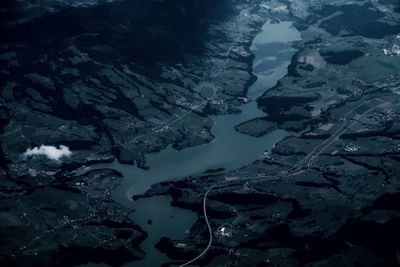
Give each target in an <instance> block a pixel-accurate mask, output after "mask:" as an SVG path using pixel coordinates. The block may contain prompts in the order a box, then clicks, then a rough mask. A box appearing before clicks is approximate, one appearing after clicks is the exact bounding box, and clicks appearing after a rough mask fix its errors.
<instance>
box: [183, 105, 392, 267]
mask: <svg viewBox="0 0 400 267" xmlns="http://www.w3.org/2000/svg"><path fill="white" fill-rule="evenodd" d="M378 100H379V99H378ZM380 101H382V100H380ZM370 102H371V100H370V99H369V100H367V101H366V102H363V103H361V104H359V105H357V106H356V107H354V108H353V109H351V110H350V111H349V112H348V113H346V114H345V116H344V117H343V118H342V120H343V123H342V125H341V126H340V127H339V129H337V130H336V131H335V132H334V134H333V135H332V136H331V137H329V138H327V139H326V140H324V141H323V142H322V143H320V144H319V145H317V146H315V147H314V149H313V150H312V151H311V152H310V153H309V154H308V155H306V156H305V157H304V158H303V159H301V160H300V161H299V162H297V163H296V164H295V165H294V167H295V168H294V169H292V170H291V171H290V172H288V173H286V174H285V175H284V176H280V175H265V176H259V175H255V176H248V177H242V178H240V179H238V180H233V181H221V182H218V183H215V184H213V185H212V186H211V187H209V188H208V190H207V191H206V193H205V194H204V197H203V216H204V218H205V222H206V224H207V228H208V231H209V241H208V245H207V247H205V248H204V250H203V251H202V252H201V253H200V254H199V255H198V256H197V257H195V258H193V259H192V260H190V261H188V262H186V263H184V264H182V265H180V266H187V265H189V264H192V263H193V262H195V261H196V260H198V259H199V258H201V257H202V256H203V255H205V254H206V253H207V251H208V250H209V249H210V247H211V244H212V241H213V235H212V228H211V226H210V223H209V218H208V217H207V196H208V195H209V193H210V192H211V191H212V190H213V189H214V188H215V187H220V186H227V185H228V184H230V183H237V182H245V181H247V182H262V181H265V180H267V179H277V178H278V179H279V178H280V179H284V178H288V177H290V176H293V175H298V174H300V173H301V172H304V170H301V169H302V167H303V165H304V162H305V161H306V160H307V159H308V158H310V157H311V158H310V159H309V162H308V167H311V165H312V162H313V161H314V160H315V159H316V158H317V157H319V155H320V154H321V153H322V152H323V151H324V150H326V149H327V148H328V147H329V146H330V145H331V144H332V143H333V142H335V141H336V140H338V138H339V137H340V136H341V135H343V134H344V133H345V132H346V130H347V129H349V128H351V127H352V126H353V125H354V124H355V123H356V122H357V120H355V121H353V122H352V123H351V124H349V125H347V126H346V124H347V123H348V116H350V114H351V113H353V112H354V111H355V110H356V109H357V108H359V107H362V106H364V105H366V104H369V103H370ZM384 102H385V101H384ZM378 105H379V104H376V105H374V106H373V107H371V108H369V109H368V110H367V111H365V112H364V113H362V114H361V116H360V117H359V118H358V119H360V118H362V117H364V116H365V115H366V114H368V113H369V112H371V111H372V110H374V109H375V108H376V107H377V106H378ZM380 105H382V103H381V104H380ZM320 147H322V148H321V149H320V150H319V151H318V152H317V153H315V152H316V151H317V150H318V149H319V148H320ZM314 153H315V154H314Z"/></svg>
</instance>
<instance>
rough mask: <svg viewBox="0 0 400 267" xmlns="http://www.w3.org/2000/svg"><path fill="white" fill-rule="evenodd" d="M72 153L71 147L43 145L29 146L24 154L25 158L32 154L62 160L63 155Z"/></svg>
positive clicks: (66, 155)
mask: <svg viewBox="0 0 400 267" xmlns="http://www.w3.org/2000/svg"><path fill="white" fill-rule="evenodd" d="M71 155H72V152H71V150H69V147H67V146H63V145H60V146H59V148H56V147H55V146H46V145H41V146H40V147H34V148H28V149H27V150H26V151H25V153H24V154H23V156H24V157H25V158H28V157H32V156H46V157H47V158H49V159H52V160H57V161H58V160H60V159H61V158H63V157H70V156H71Z"/></svg>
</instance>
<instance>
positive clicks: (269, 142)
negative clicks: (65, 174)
mask: <svg viewBox="0 0 400 267" xmlns="http://www.w3.org/2000/svg"><path fill="white" fill-rule="evenodd" d="M300 39H301V37H300V33H299V32H298V31H297V30H296V29H295V28H294V27H293V26H292V22H281V23H277V24H272V23H270V22H267V23H265V24H264V26H263V27H262V31H261V32H260V33H259V34H258V35H257V36H256V37H255V39H254V41H253V45H252V47H251V50H252V52H253V53H254V55H255V60H254V64H253V71H254V74H255V75H257V77H258V79H257V82H256V83H255V84H254V85H252V86H251V87H250V88H249V92H248V97H249V98H250V99H253V100H255V99H256V98H257V97H258V96H260V95H261V94H262V93H263V92H264V91H265V90H267V89H268V88H271V87H272V86H274V85H275V84H276V83H277V81H278V80H279V79H280V78H282V77H284V76H285V75H286V74H287V67H288V65H289V64H290V60H291V57H292V56H293V54H294V52H295V50H294V49H292V48H291V47H290V45H289V42H291V41H295V40H300ZM262 116H265V114H264V113H263V112H262V111H261V110H259V109H258V108H257V103H256V101H251V102H249V103H248V104H245V105H243V106H242V112H241V113H240V114H238V115H223V116H212V117H211V118H212V120H213V121H214V122H215V123H214V126H213V128H212V130H211V131H212V133H213V135H214V136H215V139H214V140H213V141H212V142H211V143H209V144H205V145H201V146H196V147H191V148H188V149H184V150H182V151H176V150H174V149H173V148H172V147H168V148H167V149H165V150H162V151H161V152H157V153H152V154H148V155H147V156H146V159H147V163H148V165H149V166H150V169H149V170H143V169H140V168H136V167H135V166H131V165H123V164H119V163H118V162H114V163H110V164H98V165H94V166H91V168H92V169H94V168H96V169H98V168H111V169H115V170H117V171H119V172H121V173H122V174H123V176H124V178H123V181H122V184H121V185H120V186H119V187H118V188H117V189H116V190H115V191H114V192H113V198H114V199H115V201H117V202H118V203H120V204H122V205H124V206H126V207H129V208H130V209H132V208H134V209H135V210H136V211H135V212H133V213H132V214H131V218H132V220H134V221H135V222H136V223H137V224H139V225H140V227H141V228H142V229H143V230H145V231H146V232H148V234H149V236H148V238H147V239H146V240H145V241H144V243H143V244H142V249H143V250H144V251H146V257H145V258H144V260H142V261H139V262H133V263H130V264H128V265H126V266H148V267H152V266H159V265H160V263H162V262H165V261H168V257H167V256H166V255H164V254H162V253H160V252H159V251H158V250H156V249H155V248H154V245H155V244H156V243H157V242H158V241H159V239H160V238H161V237H163V236H165V237H169V238H172V239H182V238H184V237H185V235H187V233H188V230H190V227H191V226H192V224H193V223H194V222H195V221H196V219H197V214H196V213H193V212H191V211H188V210H182V209H178V208H175V207H172V206H171V205H170V201H171V199H170V197H167V196H161V197H160V196H157V197H152V198H146V199H140V200H138V201H137V202H134V201H133V200H132V196H133V195H139V194H143V193H144V192H145V191H146V190H148V189H149V188H150V187H151V186H152V185H153V184H156V183H159V182H163V181H168V180H177V179H180V178H184V177H187V176H190V175H196V174H199V173H201V172H203V171H205V170H207V169H215V168H225V169H226V170H233V169H238V168H240V167H242V166H245V165H247V164H250V163H251V162H253V161H255V160H257V159H258V158H259V157H260V156H261V155H262V154H263V152H264V151H265V150H270V149H272V148H273V147H274V145H275V144H276V143H278V142H279V141H281V140H283V139H284V138H285V137H287V136H289V135H291V133H289V132H285V131H282V130H275V131H272V132H270V133H268V134H266V135H264V136H262V137H258V138H256V137H251V136H247V135H244V134H241V133H239V132H237V131H236V130H235V129H234V126H236V125H238V124H240V123H242V122H245V121H248V120H251V119H254V118H257V117H262ZM149 220H151V224H149V223H148V221H149Z"/></svg>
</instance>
